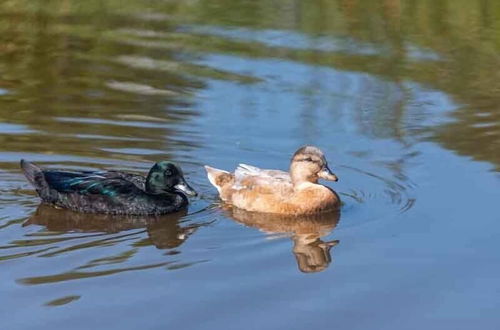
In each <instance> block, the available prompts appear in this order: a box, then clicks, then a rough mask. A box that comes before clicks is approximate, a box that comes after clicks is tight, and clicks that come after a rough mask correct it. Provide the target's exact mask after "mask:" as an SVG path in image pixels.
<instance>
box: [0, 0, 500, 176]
mask: <svg viewBox="0 0 500 330" xmlns="http://www.w3.org/2000/svg"><path fill="white" fill-rule="evenodd" d="M0 11H1V13H2V14H1V16H0V50H1V51H0V72H1V79H0V88H2V89H3V90H6V91H7V93H5V94H4V95H1V96H0V121H2V122H7V123H17V124H22V125H26V126H27V127H29V129H32V130H35V131H36V132H37V133H32V134H21V135H17V136H16V137H13V136H12V135H0V145H1V146H2V147H1V148H2V150H4V151H7V150H8V151H17V150H22V151H25V152H41V153H51V152H54V149H57V150H58V151H57V152H58V153H61V154H78V155H82V156H89V155H92V156H94V157H95V156H102V157H106V156H108V155H109V149H112V150H118V152H116V153H114V154H113V157H116V158H121V159H129V160H135V159H139V158H141V159H142V158H144V157H146V158H151V159H152V158H155V157H158V154H162V153H164V152H167V151H168V150H170V148H174V147H175V146H178V145H182V146H186V147H189V148H193V147H196V146H198V145H199V141H197V140H196V137H195V136H193V135H191V136H189V137H184V138H183V139H182V140H181V141H176V140H169V138H168V137H170V136H174V135H176V133H177V130H178V127H177V123H179V122H182V121H186V120H188V119H189V118H190V116H195V115H196V113H195V112H192V111H190V110H189V108H190V102H191V96H190V95H191V94H192V92H194V91H196V90H199V89H203V88H204V86H205V83H204V81H205V80H204V79H206V78H210V79H226V80H232V81H235V82H243V83H255V82H258V80H257V79H256V78H255V77H251V76H245V75H241V74H236V73H232V72H229V71H227V72H226V71H224V70H220V69H215V68H211V67H208V66H204V65H200V64H197V63H194V62H196V60H197V59H199V58H202V57H203V56H204V54H211V53H218V54H233V55H238V56H248V57H255V58H279V59H288V60H293V61H298V62H302V63H307V64H314V65H323V66H330V67H334V68H338V69H343V70H352V71H358V72H366V73H370V74H373V75H377V76H381V77H384V78H386V79H389V80H391V81H394V82H397V83H399V82H402V81H407V80H410V81H414V82H418V83H421V84H424V85H427V86H429V87H432V88H435V89H438V90H441V91H444V92H446V93H448V94H449V95H451V96H452V97H453V98H454V101H455V102H456V103H458V104H460V105H461V106H460V107H459V108H458V109H457V110H456V111H455V112H453V113H452V114H451V117H452V119H453V122H449V123H443V124H440V125H438V126H437V127H430V128H429V127H424V129H426V130H428V132H427V134H426V135H425V136H426V137H430V138H431V139H433V140H434V141H437V142H439V143H441V144H442V145H444V146H445V147H446V148H449V149H452V150H455V151H457V152H458V153H461V154H464V155H469V156H472V157H474V158H476V159H479V160H486V161H490V162H492V163H494V164H495V165H496V166H497V169H498V168H499V166H500V153H498V152H495V151H496V150H497V149H498V147H499V145H500V110H499V109H498V106H497V104H499V102H498V101H499V100H498V98H499V96H498V95H499V93H498V91H499V90H500V79H499V77H498V74H497V72H498V70H497V68H498V65H499V61H500V60H499V58H498V56H497V54H498V50H499V41H500V37H499V33H498V28H499V24H500V23H499V22H500V20H498V16H499V14H500V3H498V2H497V1H486V0H485V1H466V0H459V1H430V0H428V1H409V0H408V1H396V0H385V1H381V2H373V1H357V0H338V1H315V2H306V1H302V2H301V1H299V2H297V1H280V2H279V3H276V2H271V1H238V2H235V1H203V2H185V1H169V2H148V3H147V4H144V2H142V1H127V2H126V3H124V2H123V1H97V0H95V1H85V2H81V1H74V0H67V1H62V2H61V1H48V2H47V1H41V0H39V1H25V0H16V1H4V2H2V3H1V4H0ZM192 27H198V28H196V29H194V30H193V29H192ZM216 27H225V28H226V30H225V32H227V30H228V29H229V31H230V30H231V29H234V28H240V29H241V28H245V29H247V30H244V31H242V30H236V31H233V32H234V33H233V34H232V35H231V34H230V35H229V36H228V35H221V34H220V33H218V31H217V30H214V28H216ZM252 31H255V32H252ZM259 31H260V34H262V32H263V31H268V32H269V31H271V32H272V31H281V32H283V31H284V33H282V34H278V35H277V36H275V38H274V39H273V37H272V36H273V35H272V33H271V34H270V37H269V38H267V39H265V40H262V39H259V38H257V39H256V38H255V36H259ZM295 33H298V36H299V37H297V35H294V34H295ZM290 34H291V35H292V36H291V37H290ZM301 36H302V37H301ZM287 37H290V38H291V39H290V40H289V42H286V40H287ZM280 38H281V39H283V38H284V40H285V42H281V43H279V42H276V40H278V41H279V40H280ZM297 38H298V39H297ZM301 38H302V39H301ZM325 38H326V39H325ZM329 38H330V39H331V40H334V42H333V46H332V45H329V44H328V43H329V42H331V40H330V39H329ZM297 40H298V41H299V43H298V44H297V43H296V42H295V41H297ZM325 40H327V41H325ZM328 40H330V41H328ZM325 43H326V46H325ZM138 109H144V110H143V112H144V113H145V114H147V115H148V116H151V117H153V118H160V119H162V120H164V122H162V125H159V126H158V127H154V128H149V129H144V127H143V126H142V125H141V124H140V123H125V124H124V125H111V124H109V122H102V123H101V124H99V125H86V124H85V122H81V121H78V120H77V119H81V118H89V119H93V118H100V119H109V120H110V121H115V120H119V118H118V115H122V114H127V113H129V114H136V113H137V112H138ZM166 109H167V110H168V111H165V110H166ZM140 111H142V110H140ZM404 111H405V107H404V106H401V107H400V108H397V107H392V108H389V107H387V108H386V109H383V111H381V113H380V114H378V115H380V116H387V115H390V116H392V117H393V118H394V120H393V123H392V129H391V132H392V133H391V134H392V137H394V138H398V139H400V138H401V136H404V135H406V134H410V133H411V132H408V131H407V130H406V129H405V127H402V125H401V120H402V118H403V117H404ZM69 113H70V114H71V118H73V120H71V119H70V120H67V121H65V122H64V125H62V124H61V122H60V120H59V119H58V118H62V117H67V116H68V114H69ZM429 116H432V114H431V115H429ZM377 122H378V121H377V120H375V121H374V125H377ZM382 122H383V121H382ZM74 131H79V132H80V133H81V134H85V135H86V136H87V138H81V136H75V135H74V134H72V133H73V132H74ZM100 136H107V137H116V139H115V140H113V139H112V140H106V141H105V142H103V139H101V138H99V137H100ZM127 136H128V137H134V138H136V140H134V141H127V142H124V141H121V140H119V139H120V138H123V137H127ZM159 136H162V137H163V136H166V137H167V138H166V140H165V139H159V138H158V137H159ZM41 137H42V139H43V143H41V142H40V139H41ZM141 139H143V140H141ZM97 144H103V147H105V148H107V150H102V149H101V148H100V147H97V146H96V145H97ZM125 145H126V146H127V148H136V149H145V150H151V155H149V156H148V155H146V156H144V155H141V156H140V157H139V156H137V155H135V156H134V155H131V154H124V153H120V152H119V149H120V148H123V147H124V146H125ZM56 146H57V147H56ZM75 146H78V147H77V148H75Z"/></svg>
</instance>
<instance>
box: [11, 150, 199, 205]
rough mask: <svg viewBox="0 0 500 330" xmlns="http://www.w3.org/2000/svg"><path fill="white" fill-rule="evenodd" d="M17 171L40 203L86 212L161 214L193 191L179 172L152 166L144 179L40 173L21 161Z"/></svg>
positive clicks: (125, 175) (128, 175)
mask: <svg viewBox="0 0 500 330" xmlns="http://www.w3.org/2000/svg"><path fill="white" fill-rule="evenodd" d="M21 168H22V169H23V172H24V175H25V176H26V178H27V179H28V181H29V182H30V183H31V184H32V185H33V186H34V187H35V189H36V191H37V192H38V195H39V196H40V198H41V199H42V201H43V202H45V203H49V204H53V205H55V206H58V207H62V208H67V209H71V210H74V211H79V212H86V213H108V214H130V215H147V214H165V213H171V212H176V211H178V210H181V209H183V208H185V207H186V206H187V205H188V199H187V197H186V195H195V194H196V193H195V191H194V190H193V189H192V188H191V187H190V186H189V185H188V184H187V182H186V181H185V179H184V177H183V174H182V170H181V169H180V168H179V167H178V166H176V165H174V164H172V163H169V162H165V161H163V162H159V163H156V164H155V165H154V166H153V167H152V168H151V170H150V171H149V173H148V176H147V177H143V176H140V175H137V174H131V173H126V172H120V171H95V172H92V171H59V170H43V169H41V168H39V167H38V166H36V165H34V164H32V163H30V162H27V161H25V160H21Z"/></svg>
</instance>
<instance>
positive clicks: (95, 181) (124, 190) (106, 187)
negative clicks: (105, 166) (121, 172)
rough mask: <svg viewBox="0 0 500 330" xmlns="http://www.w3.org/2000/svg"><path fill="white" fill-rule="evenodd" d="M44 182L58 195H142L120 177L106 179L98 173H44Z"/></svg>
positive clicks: (135, 187) (131, 184) (52, 171)
mask: <svg viewBox="0 0 500 330" xmlns="http://www.w3.org/2000/svg"><path fill="white" fill-rule="evenodd" d="M43 174H44V178H45V181H46V183H47V185H48V187H49V188H50V189H54V190H56V191H57V192H59V193H76V194H79V195H103V196H109V197H116V196H118V195H120V196H123V197H125V196H126V195H131V196H136V195H142V194H143V193H144V191H143V190H141V189H139V187H137V186H136V185H135V184H134V183H132V182H130V181H128V180H125V179H123V178H120V177H112V176H111V177H107V176H106V175H102V174H101V173H100V172H66V171H54V170H48V171H44V173H43Z"/></svg>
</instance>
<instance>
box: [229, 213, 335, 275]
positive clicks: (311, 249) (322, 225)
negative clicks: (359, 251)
mask: <svg viewBox="0 0 500 330" xmlns="http://www.w3.org/2000/svg"><path fill="white" fill-rule="evenodd" d="M226 212H227V214H228V215H229V216H230V217H231V218H232V219H233V220H235V221H236V222H239V223H242V224H244V225H245V226H249V227H254V228H257V229H259V230H261V231H263V232H265V233H283V234H289V235H290V237H291V239H292V242H293V248H292V253H293V254H294V256H295V259H296V261H297V266H298V268H299V270H300V271H301V272H304V273H316V272H321V271H323V270H325V269H326V268H327V267H328V266H329V265H330V263H331V262H332V257H331V248H332V247H333V246H335V245H337V244H338V243H339V241H338V240H332V241H324V240H323V239H322V238H323V237H325V236H327V235H329V234H330V233H331V232H332V231H333V230H334V229H335V227H336V226H337V224H338V222H339V220H340V212H331V213H324V214H317V215H309V216H301V217H291V216H282V215H275V214H265V213H255V212H247V211H244V210H240V209H237V208H231V207H227V208H226Z"/></svg>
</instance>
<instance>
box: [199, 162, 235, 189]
mask: <svg viewBox="0 0 500 330" xmlns="http://www.w3.org/2000/svg"><path fill="white" fill-rule="evenodd" d="M205 169H206V170H207V176H208V180H209V181H210V183H211V184H212V185H213V186H214V187H215V188H217V190H218V191H219V194H220V193H221V191H222V187H224V186H225V185H227V184H232V182H234V175H233V174H232V173H229V172H227V171H224V170H219V169H217V168H213V167H210V166H207V165H205Z"/></svg>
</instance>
